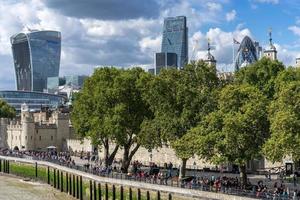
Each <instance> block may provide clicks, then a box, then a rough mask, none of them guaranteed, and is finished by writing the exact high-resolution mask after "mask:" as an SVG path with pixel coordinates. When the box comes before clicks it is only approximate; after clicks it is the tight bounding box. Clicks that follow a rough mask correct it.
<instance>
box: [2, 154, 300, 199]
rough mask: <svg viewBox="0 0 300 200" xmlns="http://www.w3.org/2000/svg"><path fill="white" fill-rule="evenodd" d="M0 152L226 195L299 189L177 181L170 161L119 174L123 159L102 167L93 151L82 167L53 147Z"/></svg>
mask: <svg viewBox="0 0 300 200" xmlns="http://www.w3.org/2000/svg"><path fill="white" fill-rule="evenodd" d="M0 155H4V156H14V157H20V158H27V159H34V160H43V161H50V162H55V163H58V164H60V165H64V166H68V167H71V168H77V169H82V170H84V171H86V172H90V173H93V174H96V175H99V176H110V175H112V174H114V175H115V177H116V178H118V177H119V178H120V175H121V178H127V179H134V180H139V181H141V180H143V181H146V182H149V183H156V184H166V185H169V184H172V185H176V184H177V185H178V186H181V187H185V188H190V189H200V190H204V191H214V192H223V193H229V194H240V193H241V192H244V194H245V193H247V195H251V196H256V197H257V198H269V199H270V198H273V199H288V198H289V197H291V196H293V197H294V198H295V199H298V198H300V191H297V190H295V191H289V189H288V188H287V187H286V185H285V184H284V183H283V180H280V182H275V183H274V185H273V186H270V184H268V186H267V184H264V182H263V181H258V182H257V184H252V183H251V182H250V181H249V179H248V182H247V184H246V186H244V187H242V186H241V182H240V180H239V178H238V177H230V176H225V175H224V174H223V175H222V176H214V175H211V176H201V175H200V176H196V175H195V174H194V176H187V177H185V178H183V179H181V180H180V181H178V176H179V169H177V168H173V164H172V163H171V162H170V163H165V164H164V166H163V167H160V166H158V165H157V164H156V163H153V162H150V163H149V165H144V164H142V163H141V162H139V161H137V160H135V161H132V162H131V165H130V168H129V170H128V173H125V174H124V173H122V172H123V169H122V167H121V163H122V161H114V162H113V163H112V165H110V166H105V165H104V163H102V162H101V159H99V158H98V156H95V155H92V154H86V155H84V156H83V154H82V153H81V154H79V155H80V156H79V157H77V159H82V160H87V161H86V162H82V163H85V164H83V165H81V166H79V165H78V164H77V163H75V161H74V158H75V156H78V154H75V155H74V154H71V153H70V152H56V151H55V150H51V151H47V152H42V151H11V150H8V149H0ZM266 181H268V182H270V181H271V180H270V179H269V178H268V179H266Z"/></svg>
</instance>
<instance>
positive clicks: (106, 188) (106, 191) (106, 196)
mask: <svg viewBox="0 0 300 200" xmlns="http://www.w3.org/2000/svg"><path fill="white" fill-rule="evenodd" d="M105 200H108V185H107V183H105Z"/></svg>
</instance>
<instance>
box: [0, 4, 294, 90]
mask: <svg viewBox="0 0 300 200" xmlns="http://www.w3.org/2000/svg"><path fill="white" fill-rule="evenodd" d="M298 13H299V14H298ZM182 15H184V16H186V17H187V24H188V28H189V57H190V58H192V59H201V58H204V56H205V54H206V48H207V38H209V40H210V41H211V44H212V46H213V50H212V54H213V55H214V56H215V58H216V60H217V68H218V70H219V71H232V70H233V67H232V58H233V42H232V41H233V38H235V39H236V40H238V41H241V40H242V39H243V37H244V36H246V35H248V36H250V37H251V38H252V39H253V40H254V41H258V42H259V43H260V44H261V46H262V47H263V48H267V47H268V39H269V37H268V30H269V29H270V28H272V35H273V41H274V44H275V46H276V48H277V50H278V59H279V60H280V61H282V62H283V63H284V64H285V65H287V66H289V65H294V64H295V58H296V57H300V1H298V0H126V1H124V0H1V1H0V30H1V31H0V69H1V70H0V90H8V89H12V90H13V89H15V74H14V66H13V58H12V52H11V45H10V37H11V36H12V35H14V34H16V33H19V32H23V31H27V30H28V28H30V29H39V30H57V31H60V32H61V34H62V52H61V65H60V76H64V75H91V74H92V73H93V70H94V68H95V67H99V66H116V67H132V66H140V67H143V68H145V69H147V68H148V67H151V66H153V60H154V53H155V52H160V50H161V40H162V26H163V20H164V18H166V17H171V16H182Z"/></svg>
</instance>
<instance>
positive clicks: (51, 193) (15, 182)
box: [0, 174, 72, 200]
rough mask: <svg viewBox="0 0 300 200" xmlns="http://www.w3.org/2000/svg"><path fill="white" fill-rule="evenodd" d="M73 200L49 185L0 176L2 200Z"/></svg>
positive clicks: (0, 199)
mask: <svg viewBox="0 0 300 200" xmlns="http://www.w3.org/2000/svg"><path fill="white" fill-rule="evenodd" d="M20 199H22V200H46V199H47V200H72V198H70V197H69V196H68V195H67V194H64V193H60V192H59V191H56V190H54V189H53V188H51V187H50V186H48V185H45V184H40V183H35V182H34V183H33V182H25V181H23V180H21V179H18V178H14V177H9V176H3V175H1V174H0V200H20Z"/></svg>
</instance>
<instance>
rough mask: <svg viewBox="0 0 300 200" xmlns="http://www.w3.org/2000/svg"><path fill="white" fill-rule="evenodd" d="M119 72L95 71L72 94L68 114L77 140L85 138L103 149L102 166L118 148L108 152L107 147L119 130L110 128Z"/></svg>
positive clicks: (112, 157) (106, 164) (117, 146)
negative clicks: (72, 97)
mask: <svg viewBox="0 0 300 200" xmlns="http://www.w3.org/2000/svg"><path fill="white" fill-rule="evenodd" d="M120 73H121V70H117V69H115V68H99V69H96V70H95V71H94V73H93V75H92V76H91V77H89V78H88V79H87V80H85V82H84V85H83V88H82V90H81V91H80V92H79V93H77V94H76V95H75V100H74V102H73V110H72V113H71V120H72V124H73V126H74V128H75V131H76V133H77V134H78V135H79V136H80V138H85V137H88V138H90V139H91V140H92V143H93V144H94V145H95V146H97V147H99V148H102V147H103V149H104V157H105V158H104V163H105V166H109V165H111V163H112V162H113V160H114V157H115V155H116V153H117V151H118V149H119V145H116V146H115V147H114V148H113V150H112V151H111V150H110V144H111V143H112V142H114V141H115V139H116V138H115V135H116V134H119V132H118V131H119V130H118V129H114V127H113V122H112V121H111V117H112V116H114V112H115V104H116V101H117V99H116V95H115V89H114V80H115V79H116V78H117V77H118V76H120Z"/></svg>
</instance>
